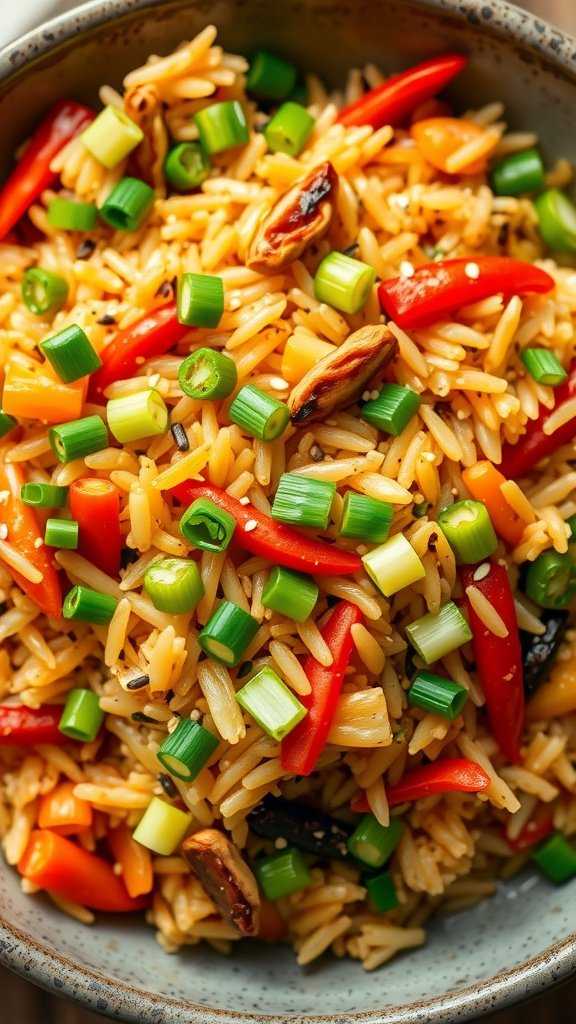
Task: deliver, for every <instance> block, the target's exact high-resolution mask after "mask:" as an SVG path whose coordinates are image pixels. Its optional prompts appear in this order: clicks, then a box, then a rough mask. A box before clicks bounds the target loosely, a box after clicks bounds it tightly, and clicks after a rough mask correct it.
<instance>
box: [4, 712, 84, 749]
mask: <svg viewBox="0 0 576 1024" xmlns="http://www.w3.org/2000/svg"><path fill="white" fill-rule="evenodd" d="M61 717H62V706H61V705H59V704H44V706H43V707H41V708H26V707H24V705H23V704H14V705H12V704H3V705H0V747H5V746H14V747H33V746H35V744H36V743H59V744H62V743H73V742H74V741H73V740H70V739H69V738H68V736H64V734H63V733H61V732H60V730H59V729H58V724H59V722H60V719H61Z"/></svg>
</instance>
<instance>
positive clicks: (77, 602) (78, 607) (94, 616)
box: [62, 584, 118, 626]
mask: <svg viewBox="0 0 576 1024" xmlns="http://www.w3.org/2000/svg"><path fill="white" fill-rule="evenodd" d="M117 604H118V601H117V600H116V598H115V597H110V595H109V594H100V593H99V592H98V591H97V590H92V589H91V588H90V587H84V586H81V585H80V584H78V586H76V587H72V590H69V591H68V593H67V594H66V597H65V598H64V605H63V607H62V615H63V617H64V618H65V619H74V620H76V621H77V622H89V623H90V624H91V625H92V626H107V625H108V623H109V622H110V619H111V618H112V616H113V615H114V612H115V611H116V606H117Z"/></svg>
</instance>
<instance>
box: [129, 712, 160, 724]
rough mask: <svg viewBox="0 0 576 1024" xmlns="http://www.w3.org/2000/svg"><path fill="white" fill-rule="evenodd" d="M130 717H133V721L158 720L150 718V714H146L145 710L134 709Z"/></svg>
mask: <svg viewBox="0 0 576 1024" xmlns="http://www.w3.org/2000/svg"><path fill="white" fill-rule="evenodd" d="M130 718H131V719H132V721H133V722H143V723H148V722H156V719H155V718H150V715H145V714H144V712H143V711H134V712H133V713H132V714H131V715H130Z"/></svg>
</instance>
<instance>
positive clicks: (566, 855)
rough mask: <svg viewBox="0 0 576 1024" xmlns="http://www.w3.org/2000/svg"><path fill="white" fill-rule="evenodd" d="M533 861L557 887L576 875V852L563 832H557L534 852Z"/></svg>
mask: <svg viewBox="0 0 576 1024" xmlns="http://www.w3.org/2000/svg"><path fill="white" fill-rule="evenodd" d="M532 860H534V861H535V862H536V864H537V865H538V867H540V868H541V869H542V871H544V873H545V874H546V875H548V878H550V879H551V881H552V882H556V884H557V885H561V884H562V883H563V882H567V881H568V880H569V879H570V878H573V877H574V875H576V850H575V849H574V847H573V845H572V843H570V842H569V841H568V839H566V837H565V836H563V835H562V833H561V832H555V833H554V835H551V836H550V838H549V839H546V840H545V841H544V842H543V843H542V844H541V845H540V846H539V847H538V848H537V849H536V850H534V852H533V854H532Z"/></svg>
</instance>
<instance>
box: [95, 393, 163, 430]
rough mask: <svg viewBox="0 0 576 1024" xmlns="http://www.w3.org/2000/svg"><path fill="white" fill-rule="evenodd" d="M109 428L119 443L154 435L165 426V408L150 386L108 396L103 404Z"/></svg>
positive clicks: (161, 399) (160, 397) (160, 398)
mask: <svg viewBox="0 0 576 1024" xmlns="http://www.w3.org/2000/svg"><path fill="white" fill-rule="evenodd" d="M106 416H107V418H108V426H109V428H110V432H111V433H112V434H113V435H114V437H115V438H116V440H117V441H119V442H120V444H128V443H130V442H131V441H139V440H141V439H142V438H143V437H154V436H156V435H157V434H164V433H165V432H166V431H167V430H168V409H167V407H166V403H165V402H164V399H163V398H162V396H161V395H159V394H158V392H157V391H154V389H153V388H147V389H146V391H136V392H135V393H134V394H131V395H122V396H121V397H120V398H111V399H110V401H109V402H108V404H107V405H106Z"/></svg>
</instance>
